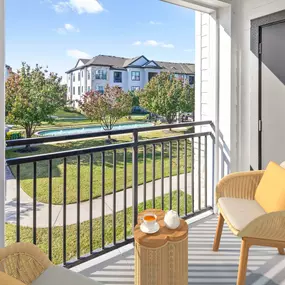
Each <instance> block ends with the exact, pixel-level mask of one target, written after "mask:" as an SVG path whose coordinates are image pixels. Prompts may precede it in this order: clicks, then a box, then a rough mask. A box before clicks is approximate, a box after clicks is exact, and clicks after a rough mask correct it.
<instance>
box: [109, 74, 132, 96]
mask: <svg viewBox="0 0 285 285" xmlns="http://www.w3.org/2000/svg"><path fill="white" fill-rule="evenodd" d="M114 72H121V73H122V82H121V83H119V82H114ZM109 85H110V86H111V87H112V86H119V87H121V88H122V89H123V90H124V91H125V92H127V91H128V72H127V71H125V70H114V69H110V72H109Z"/></svg>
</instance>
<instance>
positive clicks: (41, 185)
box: [6, 131, 191, 204]
mask: <svg viewBox="0 0 285 285" xmlns="http://www.w3.org/2000/svg"><path fill="white" fill-rule="evenodd" d="M180 134H181V133H180ZM173 135H177V132H163V131H155V132H148V133H143V134H141V136H140V139H150V138H158V137H166V136H173ZM116 139H117V143H122V142H127V141H131V137H130V136H120V137H116ZM104 144H105V140H104V139H96V140H84V141H75V142H67V143H60V144H49V145H43V146H40V147H39V149H38V151H36V152H33V155H36V154H42V153H51V152H61V151H65V150H71V149H78V148H88V147H94V146H99V145H104ZM187 151H188V160H187V171H188V172H189V171H190V170H191V144H190V143H188V145H187ZM155 153H156V157H155V168H156V173H155V179H159V178H161V146H160V145H157V146H156V152H155ZM25 155H27V154H21V153H18V152H15V151H14V150H8V151H6V157H7V158H11V157H18V156H25ZM163 155H164V176H165V177H167V176H169V168H170V165H169V149H168V144H166V145H165V148H164V153H163ZM172 157H173V159H172V169H173V175H175V174H176V173H177V159H178V157H177V143H176V142H173V151H172ZM105 158H106V167H105V175H106V176H105V193H106V194H109V193H112V192H113V152H106V153H105ZM179 160H180V173H184V143H183V142H181V143H180V158H179ZM152 161H153V160H152V146H148V147H147V159H146V165H147V167H146V169H147V175H146V177H147V181H152V174H153V170H152ZM116 162H117V168H116V171H117V173H116V184H117V189H116V190H117V191H120V190H122V189H123V181H124V179H123V177H124V163H123V150H118V151H117V160H116ZM52 166H53V168H52V174H53V179H52V202H53V204H62V201H63V159H54V160H53V165H52ZM37 169H38V171H37V177H38V179H37V200H38V201H40V202H44V203H47V202H48V188H49V179H48V162H47V161H43V162H38V163H37ZM80 170H81V173H80V195H81V201H86V200H88V199H89V187H90V165H89V156H88V155H82V156H81V159H80ZM12 172H13V173H14V175H15V167H12ZM138 182H139V184H142V183H143V149H142V148H139V179H138ZM101 186H102V163H101V154H100V153H96V154H94V163H93V198H96V197H99V196H101V190H102V189H101ZM127 186H128V187H132V151H131V149H128V152H127ZM21 187H22V189H23V190H24V191H25V192H26V193H27V194H28V195H30V196H31V197H32V195H33V164H31V163H29V164H25V165H23V166H22V167H21ZM76 199H77V157H70V158H68V159H67V203H69V204H70V203H74V202H76Z"/></svg>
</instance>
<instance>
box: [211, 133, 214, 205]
mask: <svg viewBox="0 0 285 285" xmlns="http://www.w3.org/2000/svg"><path fill="white" fill-rule="evenodd" d="M212 142H213V143H212V189H211V190H212V205H211V206H212V208H213V209H214V208H215V137H214V136H212Z"/></svg>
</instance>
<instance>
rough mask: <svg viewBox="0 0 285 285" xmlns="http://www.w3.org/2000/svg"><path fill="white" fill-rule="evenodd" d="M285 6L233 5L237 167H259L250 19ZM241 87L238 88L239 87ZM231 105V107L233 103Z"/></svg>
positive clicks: (276, 2) (275, 2)
mask: <svg viewBox="0 0 285 285" xmlns="http://www.w3.org/2000/svg"><path fill="white" fill-rule="evenodd" d="M284 9H285V1H284V0H262V1H260V0H241V1H240V3H237V2H235V3H234V4H233V6H232V21H233V22H232V26H233V32H234V33H233V44H234V47H235V48H234V49H233V50H232V61H233V62H236V65H237V70H238V73H236V75H234V70H233V71H232V72H233V76H237V75H239V77H238V78H237V79H236V81H237V83H239V84H236V85H235V86H236V91H237V92H236V93H237V94H236V100H237V102H238V106H239V108H238V110H237V112H236V118H237V122H238V127H239V132H238V138H237V142H238V146H239V156H240V157H241V160H240V161H239V168H240V169H244V170H245V169H246V170H248V169H249V166H250V165H251V166H252V167H253V168H254V169H258V147H257V146H258V132H257V130H258V109H257V108H258V107H257V106H258V59H257V57H256V56H255V55H254V54H253V53H252V52H251V51H250V25H251V23H250V21H251V20H253V19H256V18H259V17H262V16H266V15H269V14H272V13H276V12H278V11H281V10H284ZM239 88H240V89H239ZM232 107H234V106H232Z"/></svg>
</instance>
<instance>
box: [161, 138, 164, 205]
mask: <svg viewBox="0 0 285 285" xmlns="http://www.w3.org/2000/svg"><path fill="white" fill-rule="evenodd" d="M161 208H162V210H164V144H163V143H161Z"/></svg>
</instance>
